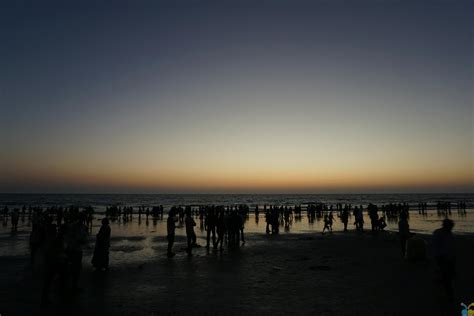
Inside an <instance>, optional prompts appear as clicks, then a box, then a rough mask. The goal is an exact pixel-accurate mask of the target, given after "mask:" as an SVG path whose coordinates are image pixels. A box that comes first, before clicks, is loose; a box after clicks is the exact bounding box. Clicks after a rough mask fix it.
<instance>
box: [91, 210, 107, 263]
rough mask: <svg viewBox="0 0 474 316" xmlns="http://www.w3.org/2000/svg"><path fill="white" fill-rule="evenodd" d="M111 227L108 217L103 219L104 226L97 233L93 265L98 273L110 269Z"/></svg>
mask: <svg viewBox="0 0 474 316" xmlns="http://www.w3.org/2000/svg"><path fill="white" fill-rule="evenodd" d="M109 248H110V226H109V219H108V218H107V217H105V218H103V219H102V226H101V227H100V229H99V232H98V233H97V239H96V242H95V248H94V256H93V257H92V265H93V266H94V268H96V269H97V270H98V271H102V270H108V269H109Z"/></svg>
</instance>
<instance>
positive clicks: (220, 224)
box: [214, 210, 225, 251]
mask: <svg viewBox="0 0 474 316" xmlns="http://www.w3.org/2000/svg"><path fill="white" fill-rule="evenodd" d="M216 231H217V240H216V242H215V243H214V248H217V246H219V244H220V250H221V251H222V246H223V243H224V234H225V218H224V211H223V210H221V211H220V212H219V216H218V218H217V222H216Z"/></svg>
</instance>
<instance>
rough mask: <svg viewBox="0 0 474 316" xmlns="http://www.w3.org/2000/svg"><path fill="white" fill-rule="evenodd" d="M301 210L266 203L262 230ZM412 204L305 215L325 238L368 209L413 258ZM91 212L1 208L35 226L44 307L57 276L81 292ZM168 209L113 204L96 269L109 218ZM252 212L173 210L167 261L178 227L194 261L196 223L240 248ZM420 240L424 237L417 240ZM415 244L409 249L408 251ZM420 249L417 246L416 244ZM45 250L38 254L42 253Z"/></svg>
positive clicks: (311, 207) (441, 249)
mask: <svg viewBox="0 0 474 316" xmlns="http://www.w3.org/2000/svg"><path fill="white" fill-rule="evenodd" d="M465 208H466V205H465V203H461V202H460V203H458V204H457V209H458V211H459V212H465ZM427 209H428V206H427V205H426V203H419V204H418V211H419V213H420V214H426V210H427ZM302 210H303V207H302V206H301V205H296V206H281V205H264V206H263V213H264V218H265V222H266V226H265V232H266V233H267V234H275V235H276V234H278V233H279V229H280V227H281V226H283V227H285V229H289V227H290V226H291V225H292V223H293V221H294V220H295V219H301V217H302ZM436 210H437V212H438V214H440V213H442V214H445V215H446V216H447V215H448V214H450V210H451V206H450V203H449V202H443V203H442V202H438V203H437V204H436ZM409 211H410V207H409V205H408V204H406V203H399V204H392V203H390V204H385V205H382V206H380V207H379V206H377V205H375V204H372V203H370V204H369V205H367V206H366V207H365V208H364V207H363V206H362V205H359V206H354V207H353V206H352V205H351V204H344V205H343V204H341V203H337V204H336V205H327V204H324V203H309V204H308V205H307V207H306V215H307V217H308V221H309V222H310V223H311V222H313V221H315V220H323V223H324V226H323V230H322V234H324V233H325V232H327V231H328V232H332V230H333V223H334V222H335V221H336V218H339V219H340V221H341V223H342V224H343V231H344V232H346V231H347V230H348V224H349V223H350V219H351V217H354V222H353V225H354V226H355V230H356V231H358V232H363V231H364V212H365V213H366V214H367V217H368V219H369V220H370V225H371V229H370V230H371V232H373V233H376V232H378V231H382V230H384V228H385V227H386V226H387V224H386V222H385V218H386V217H387V218H388V219H395V220H398V232H399V234H398V235H399V239H400V245H401V253H402V256H403V257H408V256H409V255H408V254H409V252H410V249H409V248H410V247H412V248H413V249H414V248H415V245H416V242H417V239H416V238H413V236H414V234H412V233H411V232H410V226H409V222H408V221H409V214H410V213H409ZM260 212H261V207H259V206H258V205H257V206H255V209H254V213H255V220H256V221H258V219H259V217H260ZM94 213H95V212H94V208H93V207H90V206H88V207H83V208H79V207H77V206H70V207H48V208H42V207H32V206H29V207H26V206H23V207H22V208H21V209H19V208H14V209H12V210H10V209H9V208H8V207H7V206H6V207H4V209H3V212H2V215H3V223H4V225H7V222H8V220H7V218H8V217H10V219H11V226H12V232H13V233H15V232H16V231H17V229H18V222H19V220H20V217H21V218H22V220H24V217H25V216H27V217H28V219H29V220H30V222H31V234H30V239H29V243H30V249H31V264H32V267H35V263H36V262H37V261H38V260H39V258H40V257H41V259H42V262H43V266H44V285H43V291H42V302H43V304H47V303H48V302H49V299H48V297H49V292H50V286H51V283H52V281H53V280H54V279H55V278H56V277H58V278H59V280H60V283H61V287H62V288H63V289H64V290H66V289H71V290H72V291H74V290H75V289H77V284H78V277H79V274H80V271H81V269H82V257H83V247H84V245H86V244H87V241H88V234H90V233H91V232H92V225H93V219H94ZM163 213H164V207H163V206H162V205H160V206H154V207H151V208H150V207H145V206H139V207H138V209H134V208H133V207H132V206H125V207H121V206H109V207H107V208H106V211H105V214H104V215H105V217H103V218H102V219H101V227H100V229H99V231H98V233H97V235H96V242H95V248H94V252H93V256H92V261H91V264H92V265H93V267H94V268H95V269H96V270H97V271H107V270H108V268H109V248H110V237H111V228H110V225H109V223H110V221H112V222H115V221H121V222H122V223H127V222H129V221H133V218H134V215H138V218H139V220H140V219H141V217H142V216H143V217H145V218H146V220H147V221H148V217H150V216H151V217H152V218H153V219H154V220H158V219H159V220H163V218H164V216H163ZM249 213H250V207H249V206H248V205H245V204H240V205H230V206H216V205H200V206H190V205H188V206H184V207H183V206H174V207H172V208H171V209H170V211H169V213H168V216H167V219H166V227H167V242H168V246H167V253H166V254H167V256H168V257H169V258H172V257H173V256H174V255H175V253H174V252H173V246H174V242H175V231H176V228H177V227H184V229H185V233H186V240H187V246H186V248H185V250H186V253H187V254H188V255H189V256H192V253H193V248H197V247H201V246H200V245H198V244H197V236H196V233H195V231H194V229H195V227H196V225H197V224H196V220H195V219H197V218H199V222H200V223H201V229H203V230H205V231H206V234H205V235H206V245H205V247H206V249H209V248H211V247H212V248H214V249H216V250H217V249H218V250H219V251H223V247H224V245H227V247H228V248H229V249H235V248H238V247H240V245H241V243H242V244H243V243H245V235H244V226H245V222H246V220H247V219H248V217H249ZM453 226H454V223H453V222H452V221H451V220H449V219H447V218H446V219H445V220H444V221H443V227H442V228H441V229H440V230H437V231H436V232H435V235H434V242H433V245H434V251H433V253H434V256H435V259H436V262H437V263H438V266H439V268H440V271H441V274H442V280H443V284H444V286H445V287H446V289H447V291H448V293H452V288H451V286H450V282H451V281H450V280H452V275H453V269H454V257H455V256H454V252H453V251H454V250H453V249H454V248H453V246H452V243H453V239H452V234H451V230H452V227H453ZM418 242H419V240H418ZM410 245H411V246H410ZM418 245H419V244H418ZM422 246H423V245H422ZM40 250H41V251H40Z"/></svg>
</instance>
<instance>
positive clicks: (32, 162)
mask: <svg viewBox="0 0 474 316" xmlns="http://www.w3.org/2000/svg"><path fill="white" fill-rule="evenodd" d="M473 17H474V14H473V6H472V1H298V0H296V1H224V2H220V1H209V2H204V1H169V2H165V1H162V2H156V1H110V2H101V3H100V4H96V3H94V2H87V1H85V2H84V1H76V2H74V1H68V2H67V3H62V2H58V3H54V2H41V4H39V3H38V2H36V3H33V2H31V3H30V2H27V1H15V2H10V3H9V2H8V1H6V2H2V4H0V26H1V28H0V40H1V43H2V45H1V47H2V48H1V51H0V69H1V72H0V89H1V90H0V106H1V109H0V111H1V112H0V114H1V118H0V120H1V121H0V123H1V127H0V132H1V136H0V140H1V142H2V152H5V154H3V153H2V156H3V157H2V158H0V159H1V160H0V162H2V165H1V166H0V168H1V169H2V170H0V171H1V172H2V174H3V175H4V176H2V178H1V179H0V191H4V192H43V191H52V192H56V191H66V192H69V191H75V192H77V191H80V192H83V191H84V192H96V191H97V192H99V191H100V192H102V191H111V192H115V191H121V192H122V191H124V192H125V191H130V190H133V191H146V192H150V191H151V192H162V191H166V192H168V191H169V192H171V191H172V192H184V191H186V192H188V191H193V192H209V191H222V190H224V191H229V192H236V191H238V192H241V191H252V192H253V191H266V192H267V191H268V192H273V191H285V192H286V191H297V192H300V191H301V192H303V191H304V192H314V191H318V190H319V191H330V192H332V191H354V190H355V191H358V190H360V191H377V190H379V189H380V190H384V191H386V190H390V188H393V189H394V190H404V191H420V190H421V191H466V190H467V191H469V190H472V185H473V179H474V171H473V169H474V168H473V112H472V107H473V105H472V104H473V103H472V101H473V98H472V97H473V96H472V91H473V90H472V88H473V81H472V80H473V79H472V74H473V56H474V55H473V48H472V41H473V24H472V20H473ZM343 153H349V154H347V155H346V154H343ZM203 183H206V185H203Z"/></svg>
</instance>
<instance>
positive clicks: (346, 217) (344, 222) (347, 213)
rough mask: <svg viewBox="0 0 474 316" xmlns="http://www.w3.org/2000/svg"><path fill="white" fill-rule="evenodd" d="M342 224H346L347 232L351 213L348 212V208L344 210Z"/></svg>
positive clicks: (345, 229)
mask: <svg viewBox="0 0 474 316" xmlns="http://www.w3.org/2000/svg"><path fill="white" fill-rule="evenodd" d="M341 222H342V223H343V224H344V231H345V232H346V231H347V223H348V222H349V212H348V211H347V208H344V210H343V211H342V213H341Z"/></svg>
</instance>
